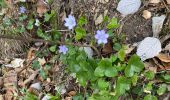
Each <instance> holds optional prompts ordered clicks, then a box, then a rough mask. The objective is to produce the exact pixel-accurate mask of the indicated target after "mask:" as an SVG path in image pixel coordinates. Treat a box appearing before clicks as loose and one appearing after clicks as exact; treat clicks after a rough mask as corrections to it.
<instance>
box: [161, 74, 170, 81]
mask: <svg viewBox="0 0 170 100" xmlns="http://www.w3.org/2000/svg"><path fill="white" fill-rule="evenodd" d="M161 77H162V80H163V81H164V82H167V83H170V75H167V74H166V75H162V76H161Z"/></svg>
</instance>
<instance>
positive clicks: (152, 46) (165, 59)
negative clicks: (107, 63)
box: [0, 0, 170, 100]
mask: <svg viewBox="0 0 170 100" xmlns="http://www.w3.org/2000/svg"><path fill="white" fill-rule="evenodd" d="M34 2H35V1H34ZM129 2H131V3H132V5H127V4H129ZM100 3H103V4H107V3H111V0H100ZM150 3H155V4H158V3H160V1H159V0H151V1H150ZM167 3H168V4H169V0H167ZM117 4H118V7H117V8H116V9H117V10H118V11H119V12H120V13H121V15H123V16H128V15H129V14H132V15H135V14H134V13H140V16H142V14H144V13H142V12H140V11H139V9H140V7H141V1H140V0H132V1H128V0H121V1H120V2H119V3H117ZM8 5H9V6H10V7H12V6H13V4H12V3H11V2H9V4H8ZM125 6H127V8H126V7H125ZM130 9H131V10H130ZM146 9H147V7H146ZM107 10H109V11H108V14H110V12H111V11H110V9H107ZM47 11H48V5H46V3H45V1H44V0H38V3H37V13H39V15H38V16H39V17H42V16H43V14H45V13H46V12H47ZM143 11H144V10H143ZM148 11H150V10H148ZM148 11H147V12H146V11H145V14H144V15H143V17H144V18H145V20H150V18H151V17H152V16H151V12H152V14H153V15H155V12H156V11H151V12H148ZM156 13H157V12H156ZM104 15H106V14H104ZM117 15H119V13H117ZM117 15H115V16H117ZM97 16H98V17H97V18H96V20H95V21H94V23H95V24H96V26H97V25H100V24H101V23H102V22H103V20H104V16H103V14H99V15H97ZM110 16H111V14H110ZM160 17H161V18H162V19H161V20H159V23H158V22H156V24H155V21H158V19H157V17H152V22H153V23H152V32H153V36H154V37H148V36H144V37H143V40H142V41H141V40H138V41H136V42H139V41H141V42H140V43H139V45H138V46H137V55H139V56H140V57H141V59H142V60H143V61H144V63H145V68H146V69H148V70H151V71H153V72H154V73H157V72H158V70H157V69H158V67H157V64H155V62H154V61H153V59H154V60H156V61H158V62H157V63H159V61H161V63H159V64H160V65H164V67H165V69H166V68H167V67H169V68H170V66H169V65H170V64H169V63H170V58H169V55H168V53H165V52H163V50H170V49H169V44H168V45H166V47H165V48H163V49H162V44H161V43H160V40H159V36H160V32H161V30H162V28H163V25H164V21H166V20H165V18H166V16H165V15H163V16H160ZM120 18H121V17H120ZM155 18H156V20H155ZM157 24H159V25H157ZM150 26H151V24H150ZM134 27H135V25H134ZM149 34H152V33H149ZM134 35H136V34H134ZM155 37H157V38H155ZM135 47H136V46H135ZM135 47H130V46H128V48H127V51H126V54H127V55H130V53H131V52H133V51H134V49H135ZM83 49H84V50H85V52H86V53H87V55H88V57H89V58H92V56H93V55H94V53H93V50H92V48H89V47H86V48H83ZM36 50H38V49H37V48H36V49H33V50H30V51H29V53H28V57H27V60H26V63H27V61H31V60H33V59H34V58H35V53H34V51H36ZM102 52H103V53H104V54H105V53H106V54H107V53H112V52H113V48H112V43H108V44H106V45H105V46H104V47H103V49H102ZM144 55H145V56H144ZM48 56H50V55H48ZM48 56H47V58H38V62H39V64H40V65H41V66H40V69H41V68H43V69H45V68H46V66H44V65H45V64H47V63H49V62H50V61H49V59H48ZM155 58H158V59H155ZM145 60H149V61H145ZM24 61H25V60H23V59H20V58H17V59H14V60H11V63H8V64H7V65H6V66H8V67H12V68H14V69H12V70H11V69H9V70H6V74H5V75H4V76H3V78H2V79H1V78H0V88H1V86H2V85H1V84H3V85H4V87H3V88H5V89H6V91H7V93H8V94H10V95H14V94H17V93H16V92H17V91H16V88H15V86H14V84H16V83H17V80H18V79H17V75H16V72H17V71H16V70H17V69H15V68H22V66H25V65H24ZM152 61H153V62H152ZM55 63H56V66H55V67H56V69H58V70H60V68H58V67H59V66H60V64H59V63H58V62H55ZM9 64H10V65H9ZM33 70H34V69H32V68H28V69H27V71H23V72H22V73H23V74H25V75H24V76H26V77H24V78H23V77H21V76H20V78H23V79H21V80H22V82H21V83H24V85H21V86H23V87H25V86H26V87H30V88H29V90H30V91H31V92H32V91H34V90H33V89H36V90H38V91H39V90H41V87H42V86H43V85H44V84H45V82H47V83H48V81H49V80H51V79H52V78H51V77H52V76H49V77H50V78H48V79H49V80H48V81H46V80H43V79H42V77H39V73H38V72H39V70H36V71H33ZM51 73H52V70H51V71H49V72H48V74H49V75H50V74H51ZM25 78H26V79H25ZM39 81H41V82H39ZM28 83H29V85H28ZM41 83H42V84H41ZM49 83H50V85H54V82H53V81H49ZM30 84H31V85H30ZM50 85H49V84H48V85H47V87H48V86H49V90H53V89H51V88H50ZM67 85H68V84H67ZM64 87H65V86H64ZM7 93H6V94H7ZM65 93H68V95H69V96H68V97H67V98H69V99H70V98H71V97H72V96H74V95H75V94H76V93H77V92H76V91H75V90H71V91H69V92H68V90H65V92H63V94H65ZM38 94H40V93H38ZM0 98H1V95H0ZM5 98H6V100H11V98H12V97H11V96H6V95H5ZM43 98H48V95H45V96H44V97H43ZM45 100H46V99H45Z"/></svg>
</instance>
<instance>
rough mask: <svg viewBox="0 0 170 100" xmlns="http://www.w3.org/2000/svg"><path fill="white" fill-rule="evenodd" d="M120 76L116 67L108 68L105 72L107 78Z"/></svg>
mask: <svg viewBox="0 0 170 100" xmlns="http://www.w3.org/2000/svg"><path fill="white" fill-rule="evenodd" d="M117 75H118V72H117V69H116V68H115V67H107V68H106V70H105V76H107V77H115V76H117Z"/></svg>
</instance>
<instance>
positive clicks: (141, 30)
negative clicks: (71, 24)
mask: <svg viewBox="0 0 170 100" xmlns="http://www.w3.org/2000/svg"><path fill="white" fill-rule="evenodd" d="M120 1H121V0H26V1H25V0H2V1H0V5H1V6H0V43H1V46H0V56H1V57H0V100H19V99H21V100H37V99H38V100H50V99H48V98H47V97H46V98H45V96H47V95H49V96H51V98H53V99H52V100H72V99H73V100H86V99H88V97H90V95H91V94H93V93H96V92H98V91H99V90H95V91H93V88H91V87H90V86H92V85H94V84H91V85H90V83H92V82H93V81H90V80H88V81H86V82H87V84H86V86H82V84H79V81H80V80H79V79H78V78H79V77H78V78H77V77H76V76H75V75H74V74H75V73H72V72H71V71H72V70H71V71H70V69H69V68H68V69H69V70H68V69H67V67H68V66H70V65H71V64H70V65H67V64H64V63H65V62H67V60H64V61H65V62H64V61H61V59H62V60H63V59H65V58H64V56H62V55H61V56H60V53H61V52H60V51H59V52H58V46H59V45H73V46H74V47H73V48H76V47H90V48H91V49H92V54H91V56H92V57H94V58H95V59H97V60H96V61H99V59H100V60H101V59H104V58H109V57H110V56H111V55H114V54H117V52H119V50H122V49H120V48H123V47H124V46H126V49H125V51H124V53H125V57H124V58H123V59H125V60H121V57H120V58H119V57H118V58H119V59H120V62H116V64H117V65H119V64H122V63H125V64H127V65H128V64H129V63H128V60H129V59H130V57H131V56H132V55H133V54H136V52H137V49H138V45H139V43H140V42H141V41H142V40H144V39H145V38H146V37H155V38H157V39H158V40H159V41H160V43H161V51H160V52H159V54H158V55H154V57H150V58H148V59H146V60H145V61H143V64H144V69H142V71H141V73H140V74H135V75H138V76H137V77H139V81H138V82H137V83H136V84H138V85H137V86H141V84H144V85H142V86H141V87H143V92H142V93H139V94H135V93H133V92H132V91H133V89H136V88H135V86H133V87H132V89H130V90H128V89H125V91H126V90H127V91H128V92H126V93H124V95H121V96H119V100H143V99H139V98H141V97H143V96H146V95H149V96H150V94H151V95H154V96H155V97H156V98H157V99H158V100H169V99H170V84H169V83H170V72H169V71H170V0H160V1H159V0H141V5H140V7H139V8H138V9H137V11H136V12H134V13H131V14H128V15H123V14H122V13H120V12H119V11H118V10H117V8H118V4H119V2H120ZM132 1H135V0H132ZM137 1H138V0H137ZM157 1H159V2H157ZM2 5H5V6H2ZM21 6H24V7H25V9H26V11H23V12H24V13H22V11H21V10H23V9H21V8H20V7H21ZM127 9H128V6H127ZM132 9H133V8H132ZM134 10H135V9H134ZM69 15H73V16H74V17H75V19H76V20H78V19H79V18H81V17H82V16H83V18H84V17H85V18H86V21H87V22H88V24H84V25H83V27H84V29H85V30H86V32H85V33H86V35H85V36H84V35H83V36H82V37H81V39H78V40H77V38H76V35H75V34H74V33H76V34H78V32H77V30H76V29H75V30H68V29H67V28H66V26H65V24H64V23H65V21H66V20H65V19H66V18H68V16H69ZM160 16H165V19H163V21H162V20H160V21H158V22H157V23H156V24H159V25H158V26H156V29H154V28H153V27H154V25H155V24H153V17H160ZM112 18H116V21H117V23H116V24H119V25H118V27H114V29H113V30H111V35H110V34H109V36H110V38H108V42H107V43H106V44H104V45H97V43H96V41H95V38H92V37H93V35H95V34H96V31H97V30H100V29H104V30H107V31H109V30H110V29H107V28H106V27H107V24H106V23H104V22H105V21H106V22H107V23H109V22H110V20H109V21H108V19H112ZM8 19H9V20H10V21H9V20H8ZM37 20H38V22H37ZM161 22H162V23H161ZM35 23H39V24H40V25H37V24H35ZM77 23H79V22H78V21H77ZM80 27H82V26H80ZM18 28H19V29H18ZM17 29H18V30H17ZM155 30H157V31H158V32H155ZM80 31H81V32H82V31H83V30H80ZM83 32H84V31H83ZM83 32H82V34H84V33H83ZM11 33H12V34H11ZM18 33H19V34H18ZM108 33H109V32H108ZM112 34H113V35H112ZM112 36H113V37H112ZM115 41H116V42H115ZM148 44H149V43H148ZM86 45H88V46H86ZM122 45H123V46H122ZM146 45H147V44H146ZM70 48H71V47H69V49H70ZM115 48H116V49H115ZM146 48H147V47H146ZM91 49H90V50H91ZM154 49H156V48H154V45H153V48H151V49H150V52H151V53H152V51H153V52H154ZM66 51H67V50H66ZM62 52H63V51H62ZM70 52H71V51H70ZM85 52H86V51H85ZM87 52H88V53H87ZM87 52H86V53H87V54H89V52H90V51H87ZM63 53H64V52H63ZM75 55H76V54H75ZM67 57H68V58H69V57H71V56H70V55H67ZM71 58H72V57H71ZM73 58H74V56H73ZM76 59H78V57H76ZM82 59H83V58H82ZM69 60H70V59H69ZM81 61H82V62H83V60H80V62H81ZM68 62H69V61H68ZM80 62H79V63H80ZM90 64H91V63H90ZM122 65H123V64H122ZM76 68H77V67H76ZM75 70H76V69H75ZM77 70H79V69H77ZM123 70H126V69H123ZM133 70H137V69H133ZM137 72H138V71H136V73H137ZM147 72H151V73H148V74H145V73H147ZM152 72H153V73H152ZM94 73H95V72H94ZM78 74H80V73H78ZM119 75H120V76H123V75H124V71H122V70H121V71H120V72H119V74H118V75H117V76H119ZM145 75H146V77H145V78H143V76H145ZM152 75H153V77H152ZM106 76H107V75H106ZM125 76H126V75H125ZM141 77H142V78H141ZM148 77H149V78H148ZM102 78H103V77H102ZM117 78H118V77H116V79H114V78H110V77H109V78H108V77H104V80H105V81H108V82H110V83H111V84H112V85H111V87H112V88H114V86H115V84H114V85H113V83H114V82H117ZM150 78H151V79H150ZM118 79H119V78H118ZM150 83H151V84H152V86H150V85H149V84H150ZM162 85H163V86H165V85H166V88H164V87H161V86H162ZM116 86H117V85H116ZM111 87H109V89H112V88H111ZM160 87H161V88H160ZM120 90H121V89H120ZM109 91H110V90H109ZM115 91H116V90H115ZM86 92H87V94H88V96H86ZM138 92H139V91H138ZM109 94H110V95H112V94H113V95H114V93H112V92H110V93H109ZM93 95H94V94H93ZM102 95H103V94H102ZM113 95H112V96H113ZM94 98H95V97H94ZM94 98H93V99H88V100H102V99H101V98H100V99H94ZM152 99H153V100H157V99H155V98H154V97H150V99H145V100H152ZM108 100H113V99H108ZM115 100H116V99H115Z"/></svg>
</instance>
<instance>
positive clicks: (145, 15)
mask: <svg viewBox="0 0 170 100" xmlns="http://www.w3.org/2000/svg"><path fill="white" fill-rule="evenodd" d="M142 16H143V17H144V18H145V19H149V18H151V16H152V14H151V12H150V11H148V10H144V11H143V15H142Z"/></svg>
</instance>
